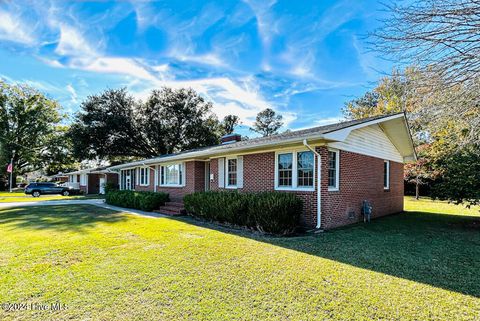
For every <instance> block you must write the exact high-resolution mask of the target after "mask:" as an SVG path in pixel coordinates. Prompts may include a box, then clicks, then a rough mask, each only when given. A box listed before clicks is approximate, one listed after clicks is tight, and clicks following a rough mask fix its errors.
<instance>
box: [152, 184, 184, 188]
mask: <svg viewBox="0 0 480 321" xmlns="http://www.w3.org/2000/svg"><path fill="white" fill-rule="evenodd" d="M158 187H160V188H162V187H166V188H167V187H175V188H182V187H185V186H184V185H158Z"/></svg>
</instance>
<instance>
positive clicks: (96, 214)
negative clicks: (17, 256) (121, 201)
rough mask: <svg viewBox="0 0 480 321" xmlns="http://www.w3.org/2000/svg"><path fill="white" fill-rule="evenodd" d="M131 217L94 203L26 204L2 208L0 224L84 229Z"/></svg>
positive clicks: (53, 228) (64, 229)
mask: <svg viewBox="0 0 480 321" xmlns="http://www.w3.org/2000/svg"><path fill="white" fill-rule="evenodd" d="M126 219H127V217H126V216H125V215H124V214H122V213H119V212H116V211H112V210H109V209H106V208H101V207H97V206H91V205H75V206H69V205H51V206H25V207H15V208H10V209H3V210H1V211H0V228H6V226H5V225H7V226H8V227H10V228H28V229H52V230H56V231H66V230H72V231H81V230H82V229H85V228H88V227H92V226H94V225H96V224H97V223H100V222H105V223H116V222H121V221H125V220H126ZM8 227H7V228H8Z"/></svg>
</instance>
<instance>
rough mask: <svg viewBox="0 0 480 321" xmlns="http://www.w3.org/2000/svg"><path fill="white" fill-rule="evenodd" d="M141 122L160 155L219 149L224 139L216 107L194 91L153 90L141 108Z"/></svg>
mask: <svg viewBox="0 0 480 321" xmlns="http://www.w3.org/2000/svg"><path fill="white" fill-rule="evenodd" d="M137 122H138V123H139V124H141V126H142V127H143V130H142V137H143V139H144V141H146V142H147V144H148V145H149V146H152V147H153V148H154V149H155V153H156V154H157V155H158V154H169V153H174V152H179V151H182V150H187V149H192V148H199V147H204V146H209V145H215V144H218V140H219V136H220V125H219V122H218V119H217V118H216V116H215V115H214V114H213V113H212V103H211V102H207V101H205V99H204V98H203V97H202V96H200V95H199V94H198V93H196V92H195V91H194V90H193V89H184V88H182V89H171V88H167V87H164V88H162V89H160V90H153V91H152V93H151V94H150V96H149V97H148V99H147V101H146V102H145V103H144V104H142V105H141V106H140V109H139V112H138V114H137Z"/></svg>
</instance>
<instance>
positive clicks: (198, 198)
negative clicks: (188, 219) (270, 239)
mask: <svg viewBox="0 0 480 321" xmlns="http://www.w3.org/2000/svg"><path fill="white" fill-rule="evenodd" d="M183 202H184V205H185V209H186V210H187V213H189V214H191V215H193V216H197V217H200V218H203V219H207V220H212V221H217V222H220V223H229V224H234V225H239V226H245V227H248V228H254V229H256V230H259V231H261V232H263V233H268V234H280V235H287V234H291V233H292V232H294V230H295V228H296V227H297V226H298V222H299V219H300V215H301V213H302V208H303V203H302V200H301V199H299V198H298V197H297V196H296V195H295V194H292V193H280V192H262V193H238V192H229V191H220V192H216V191H210V192H197V193H193V194H190V195H186V196H185V197H184V199H183Z"/></svg>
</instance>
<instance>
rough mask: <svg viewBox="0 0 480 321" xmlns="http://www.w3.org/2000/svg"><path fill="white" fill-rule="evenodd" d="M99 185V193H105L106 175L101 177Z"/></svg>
mask: <svg viewBox="0 0 480 321" xmlns="http://www.w3.org/2000/svg"><path fill="white" fill-rule="evenodd" d="M98 186H99V190H98V193H99V194H105V177H100V178H99V182H98Z"/></svg>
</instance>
